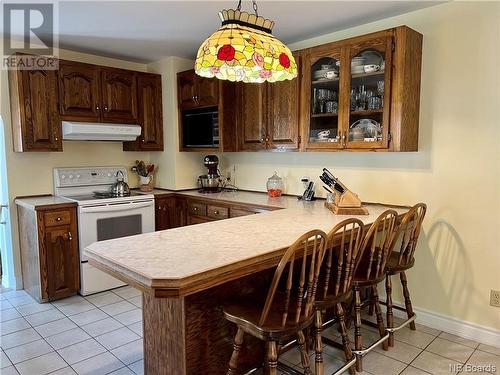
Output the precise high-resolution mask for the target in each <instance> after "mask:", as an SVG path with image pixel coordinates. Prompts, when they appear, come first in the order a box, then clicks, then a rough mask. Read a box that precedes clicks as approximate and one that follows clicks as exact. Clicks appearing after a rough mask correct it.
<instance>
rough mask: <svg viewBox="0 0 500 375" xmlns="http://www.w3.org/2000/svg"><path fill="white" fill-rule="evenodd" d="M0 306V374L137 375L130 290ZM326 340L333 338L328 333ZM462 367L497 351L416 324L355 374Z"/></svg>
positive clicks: (20, 299) (137, 318)
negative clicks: (452, 366) (413, 328)
mask: <svg viewBox="0 0 500 375" xmlns="http://www.w3.org/2000/svg"><path fill="white" fill-rule="evenodd" d="M0 307H1V311H0V334H1V336H0V347H1V351H0V373H1V375H11V374H21V375H43V374H60V375H66V374H80V375H83V374H92V375H101V374H103V375H104V374H115V375H127V374H129V375H130V374H132V375H133V374H143V373H144V370H143V352H142V321H141V319H142V318H141V313H142V311H141V297H140V292H139V291H137V290H135V289H133V288H131V287H123V288H119V289H115V290H113V291H108V292H103V293H99V294H96V295H92V296H89V297H81V296H75V297H70V298H66V299H63V300H60V301H56V302H53V303H45V304H38V303H36V302H35V301H34V300H33V299H32V298H31V297H30V296H29V295H28V294H27V293H26V292H24V291H22V290H21V291H6V290H0ZM350 334H351V338H352V332H351V333H350ZM325 335H326V336H328V337H330V338H332V339H335V340H339V336H338V333H337V332H336V330H335V329H334V328H330V329H328V330H327V331H325ZM377 335H378V333H377V332H376V331H375V330H374V329H372V328H371V327H368V326H366V327H365V326H364V327H363V337H364V340H365V342H366V343H367V344H369V343H371V342H373V341H375V340H376V338H377ZM324 357H325V374H331V373H333V372H334V371H335V370H336V369H338V368H340V367H341V366H342V365H343V362H344V357H343V353H342V352H341V351H340V350H337V349H335V348H331V347H325V349H324ZM313 360H314V357H313V354H312V353H311V363H313ZM280 361H281V362H283V363H285V364H287V365H288V366H290V367H293V368H296V369H299V368H300V367H299V364H300V355H299V353H298V350H296V349H292V350H290V351H288V352H287V353H285V354H283V355H282V356H281V358H280ZM464 364H469V365H487V364H491V365H492V366H495V367H496V369H497V370H496V372H495V371H491V372H489V373H500V370H498V369H500V348H496V347H492V346H488V345H484V344H481V343H478V342H475V341H472V340H468V339H465V338H462V337H458V336H454V335H450V334H448V333H444V332H441V331H438V330H435V329H432V328H429V327H426V326H423V325H419V324H417V331H411V330H410V329H408V328H404V329H402V330H400V331H398V332H397V333H396V345H395V347H394V348H391V349H390V350H389V351H384V350H382V348H376V349H375V350H374V351H373V352H371V353H369V354H368V355H367V356H366V357H365V358H364V371H363V373H362V374H363V375H364V374H368V375H370V374H371V375H392V374H403V375H420V374H456V373H461V374H464V375H465V374H466V371H463V372H460V371H459V366H460V365H464ZM451 365H455V367H454V368H451V367H450V366H451ZM483 373H484V374H488V372H483ZM200 375H202V374H200Z"/></svg>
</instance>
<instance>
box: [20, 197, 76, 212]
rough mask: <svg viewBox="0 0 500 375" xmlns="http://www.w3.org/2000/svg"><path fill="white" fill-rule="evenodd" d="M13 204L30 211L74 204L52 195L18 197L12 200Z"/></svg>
mask: <svg viewBox="0 0 500 375" xmlns="http://www.w3.org/2000/svg"><path fill="white" fill-rule="evenodd" d="M14 202H15V203H16V204H18V205H20V206H23V207H26V208H28V209H30V210H37V209H40V208H44V207H47V206H53V205H60V204H73V205H76V203H75V202H73V201H71V200H69V199H65V198H62V197H56V196H54V195H38V196H31V197H19V198H16V199H15V200H14Z"/></svg>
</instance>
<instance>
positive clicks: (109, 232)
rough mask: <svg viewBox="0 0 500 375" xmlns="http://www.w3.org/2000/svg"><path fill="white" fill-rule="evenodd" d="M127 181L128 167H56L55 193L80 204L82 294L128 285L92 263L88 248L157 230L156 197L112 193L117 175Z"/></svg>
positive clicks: (79, 234) (136, 193)
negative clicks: (85, 251) (88, 257)
mask: <svg viewBox="0 0 500 375" xmlns="http://www.w3.org/2000/svg"><path fill="white" fill-rule="evenodd" d="M118 171H121V172H122V173H123V175H124V181H125V182H127V181H128V180H127V168H126V167H82V168H55V169H54V194H55V195H58V196H61V197H64V198H66V199H69V200H72V201H75V202H76V203H77V204H78V238H79V251H80V280H81V281H80V294H82V295H88V294H93V293H97V292H102V291H104V290H108V289H113V288H117V287H120V286H123V285H125V284H124V283H123V282H122V281H120V280H118V279H116V278H114V277H112V276H110V275H108V274H107V273H104V272H102V271H100V270H98V269H97V268H95V267H93V266H91V265H90V264H89V263H88V259H87V257H86V256H85V255H84V251H83V250H84V249H85V247H86V246H88V245H90V244H92V243H94V242H97V241H104V240H109V239H113V238H119V237H126V236H132V235H136V234H141V233H147V232H153V231H154V230H155V218H154V196H153V195H151V194H142V193H138V192H132V193H131V195H130V196H127V197H113V196H111V195H110V194H109V189H110V187H111V185H112V184H113V183H114V182H115V181H116V177H115V176H116V174H117V172H118Z"/></svg>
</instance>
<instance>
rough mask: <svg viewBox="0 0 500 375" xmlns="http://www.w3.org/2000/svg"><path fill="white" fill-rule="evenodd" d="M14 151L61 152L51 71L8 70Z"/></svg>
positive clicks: (55, 75)
mask: <svg viewBox="0 0 500 375" xmlns="http://www.w3.org/2000/svg"><path fill="white" fill-rule="evenodd" d="M9 89H10V101H11V102H10V105H11V116H12V130H13V137H12V138H13V141H14V151H16V152H27V151H62V141H61V126H60V120H59V113H58V105H57V103H58V98H57V74H56V71H55V70H9Z"/></svg>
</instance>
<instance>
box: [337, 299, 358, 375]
mask: <svg viewBox="0 0 500 375" xmlns="http://www.w3.org/2000/svg"><path fill="white" fill-rule="evenodd" d="M337 318H338V320H339V331H340V335H341V336H342V345H343V346H344V354H345V358H346V360H347V362H348V361H350V360H351V359H352V349H351V343H350V342H349V336H348V334H347V327H346V325H345V321H344V309H343V308H342V304H341V303H338V304H337ZM355 373H356V370H355V369H354V367H350V368H349V374H350V375H354V374H355Z"/></svg>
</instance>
